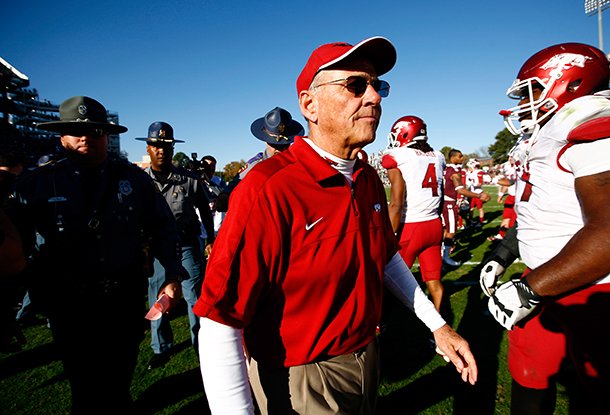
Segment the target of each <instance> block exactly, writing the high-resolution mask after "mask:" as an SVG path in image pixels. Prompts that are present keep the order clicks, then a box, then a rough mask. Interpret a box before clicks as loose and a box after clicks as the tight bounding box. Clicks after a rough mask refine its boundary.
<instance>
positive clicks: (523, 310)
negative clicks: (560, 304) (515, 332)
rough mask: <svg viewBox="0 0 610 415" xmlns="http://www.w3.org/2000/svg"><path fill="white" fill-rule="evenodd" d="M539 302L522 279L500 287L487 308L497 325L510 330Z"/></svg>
mask: <svg viewBox="0 0 610 415" xmlns="http://www.w3.org/2000/svg"><path fill="white" fill-rule="evenodd" d="M541 300H542V298H541V297H540V296H539V295H538V294H536V293H535V292H534V290H532V288H531V287H530V286H529V284H528V283H527V280H526V279H525V278H523V279H520V280H512V281H509V282H507V283H504V284H502V285H500V287H498V289H497V290H496V291H495V293H494V294H493V295H492V296H491V298H490V299H489V302H488V303H487V306H488V308H489V312H490V313H491V315H492V316H494V318H495V319H496V320H497V321H498V323H500V324H501V325H502V326H504V327H505V328H506V329H508V330H512V329H513V327H514V326H515V324H516V323H518V322H519V321H521V320H523V318H525V317H526V316H527V315H529V314H530V313H531V312H532V311H534V309H535V308H536V306H537V305H538V304H539V303H540V301H541Z"/></svg>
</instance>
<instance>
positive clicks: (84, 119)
mask: <svg viewBox="0 0 610 415" xmlns="http://www.w3.org/2000/svg"><path fill="white" fill-rule="evenodd" d="M37 127H38V128H39V129H41V130H46V131H53V132H57V133H60V134H70V135H83V134H84V133H86V132H90V131H93V130H102V131H103V132H106V133H110V134H120V133H124V132H125V131H127V127H123V126H122V125H118V124H114V123H112V122H109V121H108V112H107V111H106V108H104V106H103V105H102V104H101V103H99V102H98V101H96V100H94V99H93V98H89V97H85V96H75V97H72V98H68V99H67V100H65V101H64V102H62V103H61V105H60V106H59V121H49V122H43V123H40V124H38V126H37Z"/></svg>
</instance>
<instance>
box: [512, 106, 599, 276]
mask: <svg viewBox="0 0 610 415" xmlns="http://www.w3.org/2000/svg"><path fill="white" fill-rule="evenodd" d="M600 115H605V116H608V115H610V100H609V99H606V98H604V97H602V96H592V95H589V96H585V97H581V98H578V99H576V100H574V101H572V102H570V103H568V104H567V105H565V106H564V107H563V108H562V109H561V110H560V111H558V112H557V114H555V116H553V117H552V118H551V119H550V120H549V122H548V123H547V124H545V125H544V126H543V127H542V128H541V129H540V131H539V133H538V135H537V136H536V137H535V138H534V139H533V140H531V139H530V141H531V142H530V143H527V144H526V146H524V147H525V148H523V147H522V148H521V149H520V150H525V152H523V151H522V152H520V153H521V154H519V155H520V156H525V157H523V159H521V160H519V159H520V158H521V157H519V155H517V157H516V159H517V160H518V164H521V163H523V166H519V167H523V170H521V171H520V172H519V174H520V177H519V178H520V180H519V182H518V185H517V194H516V210H517V221H518V225H517V226H518V232H517V237H518V239H519V250H520V254H521V257H522V258H523V261H524V262H525V264H526V265H527V266H528V267H529V268H537V267H539V266H540V265H542V264H544V263H545V262H547V261H548V260H550V259H551V258H553V257H554V256H555V255H557V254H558V253H559V251H560V250H561V249H562V248H563V247H564V246H565V245H566V243H567V242H568V241H569V240H570V239H571V238H572V236H573V235H574V234H575V233H576V232H578V230H580V229H581V228H582V227H583V225H584V224H583V218H582V212H581V209H580V204H579V203H578V199H577V197H576V192H575V190H574V180H575V178H577V177H581V176H587V175H591V174H596V173H601V172H603V171H607V170H610V157H608V154H610V138H605V139H600V140H597V141H593V142H586V143H585V142H583V143H578V144H575V145H573V146H571V147H569V148H568V149H567V150H565V152H564V153H563V154H560V151H562V149H563V148H564V147H565V146H566V145H567V143H568V141H567V136H568V134H569V132H570V131H571V130H572V129H574V128H575V127H577V126H578V125H580V124H582V123H583V122H585V121H587V120H589V119H591V118H597V117H598V116H600ZM558 163H560V164H561V166H562V167H563V168H564V169H566V170H568V171H565V170H562V169H560V167H559V165H558ZM600 282H610V276H607V277H605V278H603V279H602V280H600V281H598V283H600Z"/></svg>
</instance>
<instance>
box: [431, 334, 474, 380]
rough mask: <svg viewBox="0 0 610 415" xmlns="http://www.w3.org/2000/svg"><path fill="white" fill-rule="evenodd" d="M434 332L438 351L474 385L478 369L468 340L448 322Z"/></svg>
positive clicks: (463, 378)
mask: <svg viewBox="0 0 610 415" xmlns="http://www.w3.org/2000/svg"><path fill="white" fill-rule="evenodd" d="M432 334H433V335H434V341H435V342H436V352H437V353H438V354H440V355H441V356H443V359H445V360H446V361H447V362H451V363H453V365H454V366H455V368H456V369H457V371H458V373H459V374H461V375H462V380H463V381H464V382H469V383H470V384H471V385H474V384H475V383H476V381H477V376H478V369H477V362H476V361H475V359H474V356H473V354H472V352H471V351H470V346H469V345H468V342H467V341H466V340H464V338H463V337H462V336H460V335H459V334H457V333H456V332H455V331H454V330H453V329H452V328H451V327H450V326H449V325H447V324H445V325H444V326H442V327H441V328H440V329H437V330H436V331H434V332H433V333H432Z"/></svg>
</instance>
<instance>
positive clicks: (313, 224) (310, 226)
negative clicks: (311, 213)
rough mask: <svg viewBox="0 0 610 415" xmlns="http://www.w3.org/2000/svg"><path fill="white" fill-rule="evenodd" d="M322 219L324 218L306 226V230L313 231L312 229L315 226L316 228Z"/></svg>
mask: <svg viewBox="0 0 610 415" xmlns="http://www.w3.org/2000/svg"><path fill="white" fill-rule="evenodd" d="M322 219H324V216H322V217H321V218H320V219H318V220H317V221H315V222H314V223H310V224H306V225H305V230H306V231H308V230H311V228H313V227H314V226H316V223H318V222H320V221H321V220H322Z"/></svg>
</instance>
